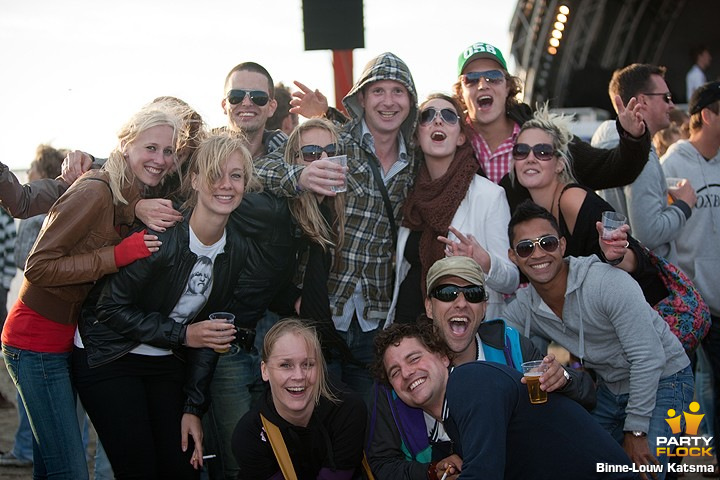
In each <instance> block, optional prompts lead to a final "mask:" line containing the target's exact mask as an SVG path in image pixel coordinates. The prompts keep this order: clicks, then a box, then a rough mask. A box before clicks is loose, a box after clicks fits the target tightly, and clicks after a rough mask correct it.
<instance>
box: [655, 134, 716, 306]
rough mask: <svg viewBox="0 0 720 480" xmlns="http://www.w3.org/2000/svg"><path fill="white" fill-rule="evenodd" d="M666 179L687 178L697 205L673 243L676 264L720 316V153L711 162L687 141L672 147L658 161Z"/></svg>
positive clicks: (681, 141)
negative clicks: (675, 252) (695, 195)
mask: <svg viewBox="0 0 720 480" xmlns="http://www.w3.org/2000/svg"><path fill="white" fill-rule="evenodd" d="M660 161H661V163H662V168H663V171H664V172H665V175H666V176H668V177H679V178H687V179H688V180H689V181H690V184H691V185H692V186H693V187H694V188H695V193H696V194H697V203H696V204H695V205H694V207H695V208H693V215H692V217H690V218H689V219H688V221H687V223H686V224H685V228H684V229H683V235H682V238H681V239H679V240H678V241H677V242H676V246H677V264H678V266H679V267H680V268H681V269H682V270H683V271H684V272H685V273H687V274H688V276H689V277H690V279H691V280H692V281H693V282H694V283H695V286H696V287H697V288H698V290H700V293H701V294H702V297H703V299H704V300H705V302H707V304H708V306H709V307H710V313H712V314H713V315H715V316H718V315H720V251H718V245H720V153H718V155H715V157H714V158H713V159H711V160H709V161H708V160H705V159H704V158H703V157H702V155H700V153H699V152H698V151H697V150H696V149H695V147H693V146H692V144H691V143H690V142H689V141H687V140H680V141H679V142H677V143H675V144H673V145H672V146H671V147H670V148H669V149H668V151H667V152H665V155H664V156H663V157H662V159H661V160H660Z"/></svg>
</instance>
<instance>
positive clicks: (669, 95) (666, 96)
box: [643, 92, 672, 103]
mask: <svg viewBox="0 0 720 480" xmlns="http://www.w3.org/2000/svg"><path fill="white" fill-rule="evenodd" d="M643 95H648V96H650V97H654V96H658V97H660V96H661V97H663V100H665V103H670V102H672V93H670V92H665V93H643Z"/></svg>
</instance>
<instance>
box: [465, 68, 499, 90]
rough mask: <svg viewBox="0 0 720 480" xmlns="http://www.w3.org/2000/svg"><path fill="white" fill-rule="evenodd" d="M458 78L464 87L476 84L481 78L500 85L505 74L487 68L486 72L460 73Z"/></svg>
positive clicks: (486, 81) (491, 83)
mask: <svg viewBox="0 0 720 480" xmlns="http://www.w3.org/2000/svg"><path fill="white" fill-rule="evenodd" d="M460 78H462V83H463V85H465V86H466V87H473V86H475V85H477V84H478V82H479V81H480V79H481V78H482V79H484V80H485V83H489V84H490V85H500V84H501V83H503V81H505V74H504V73H503V72H502V71H500V70H488V71H486V72H468V73H465V74H463V75H460Z"/></svg>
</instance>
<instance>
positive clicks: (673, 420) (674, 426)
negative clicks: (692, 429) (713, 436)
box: [665, 402, 700, 435]
mask: <svg viewBox="0 0 720 480" xmlns="http://www.w3.org/2000/svg"><path fill="white" fill-rule="evenodd" d="M693 403H695V402H693ZM690 408H692V406H691V407H690ZM698 408H700V407H699V406H698ZM695 411H697V410H695ZM675 413H676V412H675V409H674V408H671V409H669V410H668V411H667V414H668V418H666V419H665V421H666V422H667V423H668V425H670V429H671V430H672V433H673V435H677V434H678V433H680V432H681V431H682V427H681V426H680V419H681V418H682V417H681V416H680V415H678V416H677V417H676V416H675Z"/></svg>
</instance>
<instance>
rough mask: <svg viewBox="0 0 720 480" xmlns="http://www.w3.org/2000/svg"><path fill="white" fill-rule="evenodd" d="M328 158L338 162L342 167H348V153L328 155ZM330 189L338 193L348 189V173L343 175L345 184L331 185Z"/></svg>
mask: <svg viewBox="0 0 720 480" xmlns="http://www.w3.org/2000/svg"><path fill="white" fill-rule="evenodd" d="M327 160H330V161H331V162H333V163H336V164H338V165H340V166H342V167H347V155H338V156H336V157H328V158H327ZM330 190H332V191H333V192H336V193H342V192H346V191H347V175H346V174H344V176H343V184H342V185H337V186H333V187H330Z"/></svg>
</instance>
